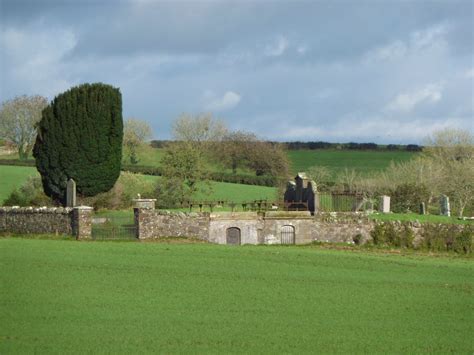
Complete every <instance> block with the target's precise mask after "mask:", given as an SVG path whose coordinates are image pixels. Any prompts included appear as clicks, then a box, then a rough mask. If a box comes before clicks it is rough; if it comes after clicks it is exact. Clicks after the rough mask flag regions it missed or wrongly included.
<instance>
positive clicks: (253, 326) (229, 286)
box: [0, 238, 474, 354]
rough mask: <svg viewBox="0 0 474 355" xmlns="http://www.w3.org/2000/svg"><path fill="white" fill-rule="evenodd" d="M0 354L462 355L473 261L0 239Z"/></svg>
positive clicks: (293, 249) (468, 337) (473, 286)
mask: <svg viewBox="0 0 474 355" xmlns="http://www.w3.org/2000/svg"><path fill="white" fill-rule="evenodd" d="M0 264H1V269H2V272H1V273H0V284H1V285H2V292H0V314H1V322H0V353H2V354H9V353H110V354H113V353H124V354H125V353H347V354H349V353H350V354H353V353H399V354H400V353H439V354H447V353H465V354H472V353H473V351H474V345H473V341H472V309H473V307H474V300H473V297H472V295H473V292H474V281H473V278H472V275H473V274H474V263H473V262H472V259H463V258H453V257H442V256H438V257H436V258H435V257H428V256H414V255H413V256H400V255H392V254H374V253H368V252H348V251H335V250H322V249H319V248H315V247H297V246H287V247H284V246H242V247H230V246H221V245H210V244H169V243H166V244H165V243H163V244H161V243H138V242H115V243H114V242H105V243H104V242H74V241H61V240H59V241H55V240H31V239H21V238H20V239H19V238H0Z"/></svg>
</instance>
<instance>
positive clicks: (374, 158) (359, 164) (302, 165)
mask: <svg viewBox="0 0 474 355" xmlns="http://www.w3.org/2000/svg"><path fill="white" fill-rule="evenodd" d="M417 154H419V153H414V152H408V151H402V150H400V151H384V150H380V151H375V150H337V149H319V150H289V151H288V158H289V160H290V164H291V172H292V173H293V174H296V173H297V172H300V171H307V170H308V168H310V167H312V166H315V165H318V166H325V167H326V168H328V169H329V171H330V172H331V173H332V175H333V177H335V176H336V175H337V174H339V173H341V172H342V171H343V170H344V169H346V168H347V169H349V170H351V169H354V170H355V171H357V172H358V173H361V174H363V175H370V174H372V173H374V172H379V171H381V170H383V169H385V168H387V167H388V166H389V165H390V162H392V161H393V162H404V161H408V160H410V159H412V158H413V157H415V156H416V155H417ZM162 157H163V149H159V148H151V147H142V148H141V149H140V151H139V152H138V158H139V163H138V164H139V165H145V166H159V165H160V160H161V158H162ZM123 162H124V163H126V164H127V163H129V162H128V161H127V157H124V158H123ZM209 169H210V170H212V171H226V172H229V173H230V172H231V170H229V169H223V168H222V167H220V166H215V165H211V166H210V167H209ZM246 172H247V173H251V172H249V171H244V170H239V173H246Z"/></svg>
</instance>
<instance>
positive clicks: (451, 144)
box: [423, 128, 474, 162]
mask: <svg viewBox="0 0 474 355" xmlns="http://www.w3.org/2000/svg"><path fill="white" fill-rule="evenodd" d="M423 152H424V153H425V154H426V155H428V156H431V157H433V158H435V159H437V160H441V161H442V162H450V161H463V160H472V159H474V135H473V134H472V132H469V131H467V130H461V129H455V128H447V129H443V130H439V131H436V132H434V133H433V134H432V135H431V136H429V137H427V138H426V139H425V148H424V149H423Z"/></svg>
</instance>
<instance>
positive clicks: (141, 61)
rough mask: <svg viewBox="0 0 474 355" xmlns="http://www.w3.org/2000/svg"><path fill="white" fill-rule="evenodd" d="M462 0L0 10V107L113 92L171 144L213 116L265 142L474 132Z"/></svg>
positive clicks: (67, 3) (3, 0)
mask: <svg viewBox="0 0 474 355" xmlns="http://www.w3.org/2000/svg"><path fill="white" fill-rule="evenodd" d="M473 3H474V2H473V1H471V0H461V1H457V0H438V1H423V0H421V1H415V0H413V1H409V0H404V1H402V0H400V1H390V0H387V1H382V0H369V1H363V0H351V1H338V0H331V1H330V0H325V1H316V0H313V1H244V0H241V1H224V0H222V1H154V0H129V1H125V0H123V1H120V0H115V1H112V0H110V1H108V0H52V1H51V0H0V4H1V5H0V100H1V101H4V100H6V99H10V98H13V97H15V96H17V95H22V94H28V95H31V94H40V95H43V96H46V97H48V98H49V99H52V98H53V97H54V96H55V95H57V94H59V93H61V92H63V91H64V90H66V89H68V88H70V87H71V86H75V85H78V84H81V83H84V82H105V83H108V84H111V85H113V86H116V87H119V88H120V90H121V92H122V95H123V112H124V117H126V118H127V117H136V118H140V119H143V120H146V121H148V122H149V123H150V124H151V126H152V127H153V130H154V135H155V138H159V139H166V138H169V137H170V127H171V122H172V121H173V120H174V119H175V118H176V117H177V116H178V115H179V114H181V113H183V112H187V113H192V114H197V113H200V112H212V113H213V114H214V116H215V117H218V118H222V119H223V120H225V121H226V122H227V124H228V126H230V127H231V128H233V129H242V130H248V131H253V132H255V133H257V134H259V135H260V136H262V137H264V138H267V139H275V140H324V141H332V142H348V141H357V142H367V141H370V142H377V143H420V142H421V141H422V140H423V138H424V137H425V136H426V135H427V134H429V133H430V132H432V131H433V130H436V129H441V128H444V127H457V128H463V129H466V130H471V131H472V130H473V127H474V123H473V122H474V45H473V43H474V38H473V36H474V28H473V26H474V25H473V24H474V15H473V11H474V9H473Z"/></svg>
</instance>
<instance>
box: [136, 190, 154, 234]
mask: <svg viewBox="0 0 474 355" xmlns="http://www.w3.org/2000/svg"><path fill="white" fill-rule="evenodd" d="M155 202H156V199H154V198H137V199H134V200H133V205H134V207H133V215H134V220H135V230H136V233H137V235H136V237H137V238H138V239H145V238H150V237H152V236H153V230H152V229H150V228H147V227H146V225H147V222H148V221H149V219H150V214H153V211H155ZM150 212H151V213H150Z"/></svg>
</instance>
